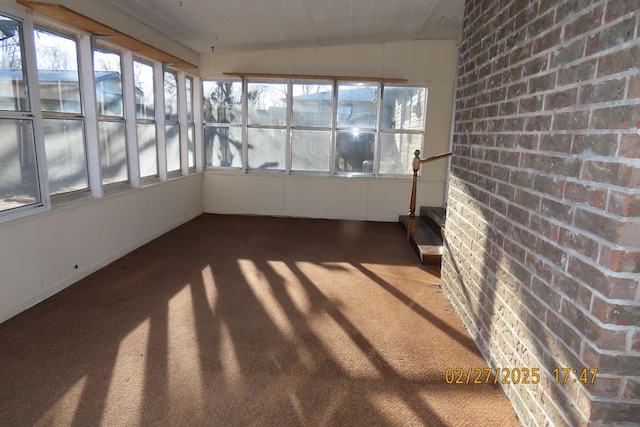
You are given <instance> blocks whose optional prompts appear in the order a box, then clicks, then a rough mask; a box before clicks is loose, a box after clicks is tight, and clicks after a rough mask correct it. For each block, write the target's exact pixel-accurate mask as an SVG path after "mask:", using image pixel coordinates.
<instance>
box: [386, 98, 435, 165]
mask: <svg viewBox="0 0 640 427" xmlns="http://www.w3.org/2000/svg"><path fill="white" fill-rule="evenodd" d="M382 100H383V101H382V126H381V138H380V174H412V173H413V166H412V162H413V158H414V154H413V153H414V152H415V151H416V150H422V144H423V141H424V126H425V106H426V100H427V90H426V88H423V87H406V86H385V88H384V93H383V98H382Z"/></svg>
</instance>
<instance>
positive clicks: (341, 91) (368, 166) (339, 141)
mask: <svg viewBox="0 0 640 427" xmlns="http://www.w3.org/2000/svg"><path fill="white" fill-rule="evenodd" d="M377 117H378V85H377V84H358V83H340V84H339V85H338V115H337V119H336V127H337V130H336V151H335V153H336V155H335V171H336V173H368V174H370V173H373V161H374V153H375V140H376V127H377Z"/></svg>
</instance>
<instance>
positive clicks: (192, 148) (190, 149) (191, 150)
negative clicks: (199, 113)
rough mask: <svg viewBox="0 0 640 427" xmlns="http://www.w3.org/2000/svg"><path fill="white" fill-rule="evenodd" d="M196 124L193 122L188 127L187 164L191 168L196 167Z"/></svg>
mask: <svg viewBox="0 0 640 427" xmlns="http://www.w3.org/2000/svg"><path fill="white" fill-rule="evenodd" d="M195 131H196V129H195V125H193V124H191V125H189V127H188V128H187V153H188V156H189V157H188V159H187V162H188V163H187V165H188V166H189V167H190V168H195V167H196V140H195Z"/></svg>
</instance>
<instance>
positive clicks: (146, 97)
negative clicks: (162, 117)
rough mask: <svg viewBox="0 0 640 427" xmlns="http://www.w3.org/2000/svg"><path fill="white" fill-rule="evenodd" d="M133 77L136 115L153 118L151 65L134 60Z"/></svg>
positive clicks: (141, 117)
mask: <svg viewBox="0 0 640 427" xmlns="http://www.w3.org/2000/svg"><path fill="white" fill-rule="evenodd" d="M133 79H134V81H135V86H136V87H135V90H136V117H137V118H139V119H151V120H153V119H155V94H154V92H153V67H152V66H151V65H149V64H145V63H142V62H138V61H134V62H133Z"/></svg>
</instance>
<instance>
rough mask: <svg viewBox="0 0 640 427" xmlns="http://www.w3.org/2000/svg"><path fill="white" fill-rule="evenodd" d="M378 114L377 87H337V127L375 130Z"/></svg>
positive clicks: (346, 85) (347, 85) (348, 85)
mask: <svg viewBox="0 0 640 427" xmlns="http://www.w3.org/2000/svg"><path fill="white" fill-rule="evenodd" d="M377 114H378V85H359V84H341V85H339V86H338V124H337V125H338V127H364V128H371V129H373V128H375V127H376V124H377V123H376V117H377Z"/></svg>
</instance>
